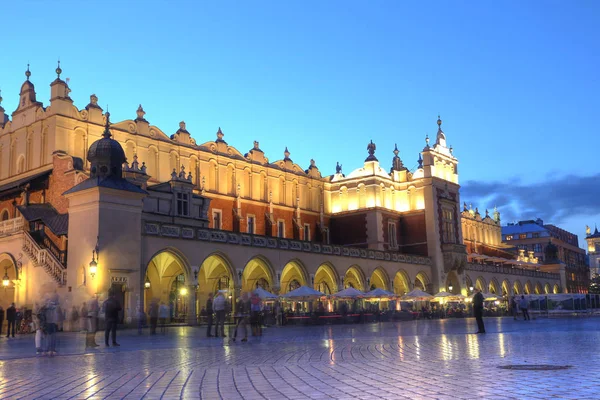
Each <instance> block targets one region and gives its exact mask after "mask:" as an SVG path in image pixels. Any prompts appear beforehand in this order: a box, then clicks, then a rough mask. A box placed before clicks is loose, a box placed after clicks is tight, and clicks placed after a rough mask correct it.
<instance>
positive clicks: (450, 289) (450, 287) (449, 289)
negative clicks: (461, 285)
mask: <svg viewBox="0 0 600 400" xmlns="http://www.w3.org/2000/svg"><path fill="white" fill-rule="evenodd" d="M452 288H453V286H452V285H448V291H449V292H450V293H452Z"/></svg>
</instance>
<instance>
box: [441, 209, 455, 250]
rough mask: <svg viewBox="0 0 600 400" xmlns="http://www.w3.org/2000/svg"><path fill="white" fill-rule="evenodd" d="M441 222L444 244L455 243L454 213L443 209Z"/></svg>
mask: <svg viewBox="0 0 600 400" xmlns="http://www.w3.org/2000/svg"><path fill="white" fill-rule="evenodd" d="M442 222H443V225H442V228H443V232H442V234H443V239H444V243H455V242H456V235H455V234H454V212H453V211H452V210H450V209H443V210H442Z"/></svg>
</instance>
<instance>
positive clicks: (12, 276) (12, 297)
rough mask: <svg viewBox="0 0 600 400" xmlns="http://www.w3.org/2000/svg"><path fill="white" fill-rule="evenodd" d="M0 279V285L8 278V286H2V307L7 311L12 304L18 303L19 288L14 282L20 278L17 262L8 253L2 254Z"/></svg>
mask: <svg viewBox="0 0 600 400" xmlns="http://www.w3.org/2000/svg"><path fill="white" fill-rule="evenodd" d="M0 278H2V281H0V283H1V282H3V281H4V278H8V286H4V284H2V287H0V305H1V306H2V307H3V308H4V309H6V308H8V306H9V305H10V303H12V302H14V301H16V293H17V288H16V287H15V283H14V282H15V281H16V280H17V279H18V278H19V277H18V274H17V268H16V265H15V260H14V258H13V256H12V255H10V254H8V253H2V254H0ZM5 318H6V317H5Z"/></svg>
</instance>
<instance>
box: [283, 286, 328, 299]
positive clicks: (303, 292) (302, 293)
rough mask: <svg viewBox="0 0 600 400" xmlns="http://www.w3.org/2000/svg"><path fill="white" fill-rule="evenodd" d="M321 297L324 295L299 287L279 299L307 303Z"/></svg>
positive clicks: (306, 287)
mask: <svg viewBox="0 0 600 400" xmlns="http://www.w3.org/2000/svg"><path fill="white" fill-rule="evenodd" d="M323 296H325V294H324V293H321V292H319V291H318V290H315V289H312V288H309V287H308V286H300V287H299V288H298V289H295V290H292V291H291V292H288V293H286V294H284V295H283V296H281V297H283V298H284V299H287V300H295V301H308V300H316V299H318V298H320V297H323Z"/></svg>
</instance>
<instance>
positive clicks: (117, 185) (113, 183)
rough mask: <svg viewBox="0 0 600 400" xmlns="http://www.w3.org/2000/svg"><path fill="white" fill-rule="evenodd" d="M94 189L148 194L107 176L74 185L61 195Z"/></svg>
mask: <svg viewBox="0 0 600 400" xmlns="http://www.w3.org/2000/svg"><path fill="white" fill-rule="evenodd" d="M94 187H105V188H109V189H116V190H124V191H127V192H134V193H141V194H148V192H146V191H145V190H144V189H141V188H139V187H137V186H136V185H134V184H133V183H131V182H129V181H128V180H127V179H123V178H116V177H112V176H109V177H107V178H99V177H96V178H89V179H86V180H85V181H83V182H81V183H80V184H78V185H75V186H74V187H72V188H71V189H69V190H67V191H66V192H64V193H63V195H65V194H71V193H75V192H79V191H81V190H86V189H91V188H94Z"/></svg>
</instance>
